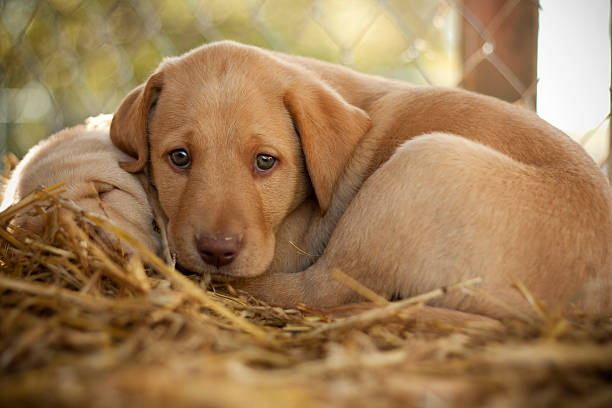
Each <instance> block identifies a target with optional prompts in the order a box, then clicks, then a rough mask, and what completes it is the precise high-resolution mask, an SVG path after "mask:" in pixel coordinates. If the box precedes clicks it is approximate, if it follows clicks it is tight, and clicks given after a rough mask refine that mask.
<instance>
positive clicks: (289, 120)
mask: <svg viewBox="0 0 612 408" xmlns="http://www.w3.org/2000/svg"><path fill="white" fill-rule="evenodd" d="M147 137H148V142H147ZM111 138H112V140H113V142H114V143H115V144H116V145H117V146H119V147H120V148H122V149H123V150H124V151H126V152H127V153H129V154H130V155H131V156H132V157H133V158H134V159H135V160H136V161H133V162H131V163H124V164H123V165H124V167H125V168H126V169H129V170H130V171H138V170H141V169H143V168H144V167H145V165H147V163H149V164H150V166H151V171H152V175H153V180H154V182H155V184H156V186H157V189H158V192H159V200H160V203H161V206H162V208H163V209H164V211H165V213H166V215H167V217H168V230H169V240H170V245H171V246H172V248H173V249H174V250H175V251H176V253H177V255H178V263H179V264H180V265H181V266H182V267H184V268H186V269H189V270H192V271H196V272H202V273H205V272H206V273H212V274H214V275H216V276H225V277H242V278H245V277H249V278H250V279H243V280H240V281H239V282H238V284H239V285H241V286H242V287H243V288H246V289H247V290H250V291H252V292H253V294H255V295H256V296H259V297H261V298H264V299H266V300H268V301H270V302H272V303H276V304H280V305H285V306H290V305H293V304H295V303H296V302H305V303H307V304H310V305H311V306H313V307H334V306H337V305H340V304H344V303H347V302H353V301H357V300H359V297H358V296H357V295H356V294H355V293H354V292H352V291H351V290H350V289H348V288H347V287H345V286H343V285H342V284H341V283H339V282H337V281H335V280H334V279H333V278H331V275H330V274H329V271H330V270H331V268H333V267H336V268H339V269H341V270H343V271H344V272H345V273H347V274H350V275H351V276H352V277H353V278H355V279H357V280H358V281H360V282H361V283H363V284H364V285H366V286H368V287H370V288H371V289H373V290H375V291H376V292H378V293H380V294H382V295H384V296H386V297H392V296H398V295H399V296H403V297H406V296H411V295H414V294H418V293H421V292H424V291H427V290H431V289H434V288H437V287H440V286H444V285H448V284H452V283H456V282H458V281H460V280H462V279H465V278H471V277H476V276H480V277H482V279H483V284H482V285H481V287H480V289H481V290H482V291H484V292H487V293H488V294H489V295H490V296H492V297H493V298H495V299H496V300H497V301H501V302H504V303H506V304H508V305H509V306H510V307H512V308H514V309H516V310H519V311H521V312H524V313H528V314H533V313H534V310H533V309H532V308H531V307H529V305H528V303H527V302H526V301H525V300H524V299H523V298H522V296H521V295H520V294H519V293H518V292H517V291H516V290H514V289H513V288H512V282H513V281H520V282H522V283H523V284H524V285H525V286H526V287H527V288H528V289H529V290H530V291H532V293H533V294H534V296H535V297H536V298H538V299H540V300H542V301H543V302H545V303H546V304H548V305H549V306H559V307H565V308H566V309H571V308H575V310H578V311H585V312H590V313H609V312H610V309H611V301H610V281H611V276H612V251H611V249H612V246H611V243H612V220H611V217H612V211H611V210H612V207H611V202H612V200H611V192H610V187H609V185H608V183H607V181H606V180H605V178H604V176H603V175H602V173H601V172H600V171H599V169H598V168H597V166H596V165H595V163H594V162H593V161H592V160H591V159H590V158H589V157H588V156H587V154H586V153H585V152H584V150H583V149H582V148H581V147H580V146H578V145H577V144H576V143H574V142H573V141H571V140H570V139H569V138H568V137H567V136H566V135H564V134H563V133H562V132H560V131H559V130H558V129H556V128H554V127H552V126H550V125H549V124H547V123H546V122H544V121H542V120H541V119H540V118H538V117H537V116H536V115H535V114H534V113H532V112H529V111H527V110H524V109H522V108H519V107H515V106H512V105H510V104H508V103H505V102H502V101H499V100H497V99H494V98H490V97H486V96H482V95H478V94H474V93H470V92H466V91H463V90H458V89H447V88H437V87H417V86H413V85H410V84H407V83H402V82H397V81H391V80H386V79H382V78H378V77H373V76H367V75H363V74H360V73H357V72H354V71H352V70H349V69H347V68H344V67H341V66H337V65H333V64H329V63H325V62H321V61H316V60H311V59H307V58H301V57H295V56H290V55H285V54H280V53H273V52H269V51H265V50H261V49H259V48H255V47H250V46H244V45H240V44H236V43H232V42H221V43H216V44H211V45H207V46H204V47H201V48H198V49H195V50H193V51H191V52H189V53H187V54H185V55H184V56H182V57H179V58H173V59H168V60H166V61H164V62H163V63H162V64H161V65H160V67H159V68H158V69H157V71H156V73H155V74H154V75H153V76H152V77H151V79H149V81H148V82H147V83H146V84H145V85H144V86H142V87H139V88H137V89H136V90H135V91H133V93H132V94H130V95H129V96H128V97H127V98H126V100H125V101H124V102H123V103H122V105H121V106H120V108H119V109H118V111H117V113H116V115H115V117H114V119H113V125H112V129H111ZM179 148H181V149H185V150H187V151H188V152H189V155H190V157H191V161H192V163H191V165H190V167H189V168H187V169H183V170H180V169H177V168H175V167H173V165H172V164H171V163H170V160H169V158H168V157H169V153H170V152H171V151H172V150H174V149H179ZM258 153H265V154H270V155H272V156H275V157H277V158H278V163H277V165H276V167H274V168H273V169H272V170H270V171H268V172H266V173H261V172H259V171H257V170H256V169H255V166H254V161H255V157H256V156H257V154H258ZM149 159H150V160H149ZM203 236H204V237H207V236H215V237H223V236H228V237H229V236H232V237H238V238H239V239H240V241H241V247H240V252H239V253H238V256H237V257H236V259H235V260H233V262H231V263H230V264H228V265H224V266H219V265H217V266H214V265H213V266H211V265H209V264H207V263H205V262H204V261H203V259H202V257H201V256H200V253H199V251H198V246H197V242H198V240H200V239H201V237H203ZM291 243H293V244H295V245H297V246H298V247H300V248H301V249H302V250H304V251H306V252H308V253H311V254H315V255H320V256H305V255H303V254H300V253H299V252H298V251H297V250H296V249H295V247H294V246H293V245H292V244H291ZM323 251H325V252H323ZM581 291H582V292H581ZM435 303H436V305H438V306H442V307H447V308H454V309H457V310H461V311H466V312H471V313H479V314H485V315H489V316H494V317H503V316H506V315H507V311H505V309H503V308H499V307H497V306H495V305H494V304H492V303H490V302H488V301H487V300H486V299H482V298H472V297H470V296H467V295H466V294H464V293H461V292H458V293H455V294H452V295H449V296H445V297H444V298H442V299H440V300H439V301H437V302H435Z"/></svg>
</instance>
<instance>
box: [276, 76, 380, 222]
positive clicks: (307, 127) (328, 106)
mask: <svg viewBox="0 0 612 408" xmlns="http://www.w3.org/2000/svg"><path fill="white" fill-rule="evenodd" d="M284 103H285V107H286V108H287V110H288V111H289V113H290V115H291V117H292V119H293V123H294V126H295V128H296V130H297V132H298V133H299V136H300V140H301V143H302V150H303V151H304V156H305V160H306V167H307V169H308V173H309V175H310V180H311V182H312V186H313V188H314V192H315V195H316V197H317V201H318V202H319V207H320V208H321V213H323V214H325V212H326V211H327V210H328V209H329V206H330V204H331V199H332V196H333V194H334V191H335V189H336V185H337V183H338V181H339V180H340V177H341V176H342V174H343V172H344V169H345V167H346V166H347V165H348V162H349V160H350V158H351V156H352V154H353V151H354V150H355V147H356V146H357V143H359V141H360V140H361V137H362V136H363V135H364V134H365V133H366V132H367V131H368V129H369V128H370V118H369V117H368V115H367V114H366V113H365V112H364V111H363V110H361V109H359V108H357V107H356V106H353V105H351V104H349V103H348V102H346V101H345V100H344V99H343V98H342V96H340V95H339V94H338V93H337V92H336V91H334V90H333V89H332V88H331V87H329V86H328V85H327V84H325V83H324V82H323V81H321V80H316V79H314V78H308V79H301V80H299V81H296V82H295V83H294V84H293V86H292V87H290V88H289V89H288V90H287V92H286V93H285V96H284Z"/></svg>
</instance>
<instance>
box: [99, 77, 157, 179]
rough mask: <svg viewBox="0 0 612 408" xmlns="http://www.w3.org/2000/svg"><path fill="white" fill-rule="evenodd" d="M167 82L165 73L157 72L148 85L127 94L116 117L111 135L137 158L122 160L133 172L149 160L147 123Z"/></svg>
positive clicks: (122, 148)
mask: <svg viewBox="0 0 612 408" xmlns="http://www.w3.org/2000/svg"><path fill="white" fill-rule="evenodd" d="M162 85H163V74H162V72H161V71H160V72H158V73H156V74H153V75H152V76H151V77H150V78H149V79H148V80H147V82H146V84H144V85H140V86H138V87H137V88H136V89H134V90H133V91H132V92H130V93H129V94H128V96H126V97H125V99H124V100H123V102H121V105H119V109H117V112H115V114H114V116H113V121H112V122H111V126H110V137H111V140H112V142H113V144H114V145H115V146H117V147H118V148H119V149H120V150H123V151H124V152H125V153H127V154H129V155H130V156H132V157H134V158H135V159H136V160H135V161H132V162H122V163H120V165H121V167H122V168H123V169H124V170H126V171H129V172H130V173H136V172H139V171H141V170H142V169H143V168H144V166H145V164H146V163H147V160H148V159H149V157H148V156H149V147H148V145H147V122H148V120H149V118H150V114H151V113H152V112H153V109H154V108H155V104H156V103H157V98H158V97H159V93H160V92H161V89H162Z"/></svg>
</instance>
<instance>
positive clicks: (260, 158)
mask: <svg viewBox="0 0 612 408" xmlns="http://www.w3.org/2000/svg"><path fill="white" fill-rule="evenodd" d="M275 164H276V157H274V156H270V155H269V154H258V155H257V157H256V158H255V167H256V168H257V170H259V171H268V170H270V169H271V168H272V167H274V165H275Z"/></svg>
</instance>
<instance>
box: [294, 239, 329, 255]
mask: <svg viewBox="0 0 612 408" xmlns="http://www.w3.org/2000/svg"><path fill="white" fill-rule="evenodd" d="M289 244H290V245H291V246H292V247H294V248H295V249H296V251H297V253H298V254H300V255H303V256H312V257H314V258H318V257H320V256H321V255H322V254H321V255H315V254H311V253H309V252H306V251H304V250H303V249H302V248H300V247H299V246H297V245H296V244H295V243H294V242H293V241H289Z"/></svg>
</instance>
